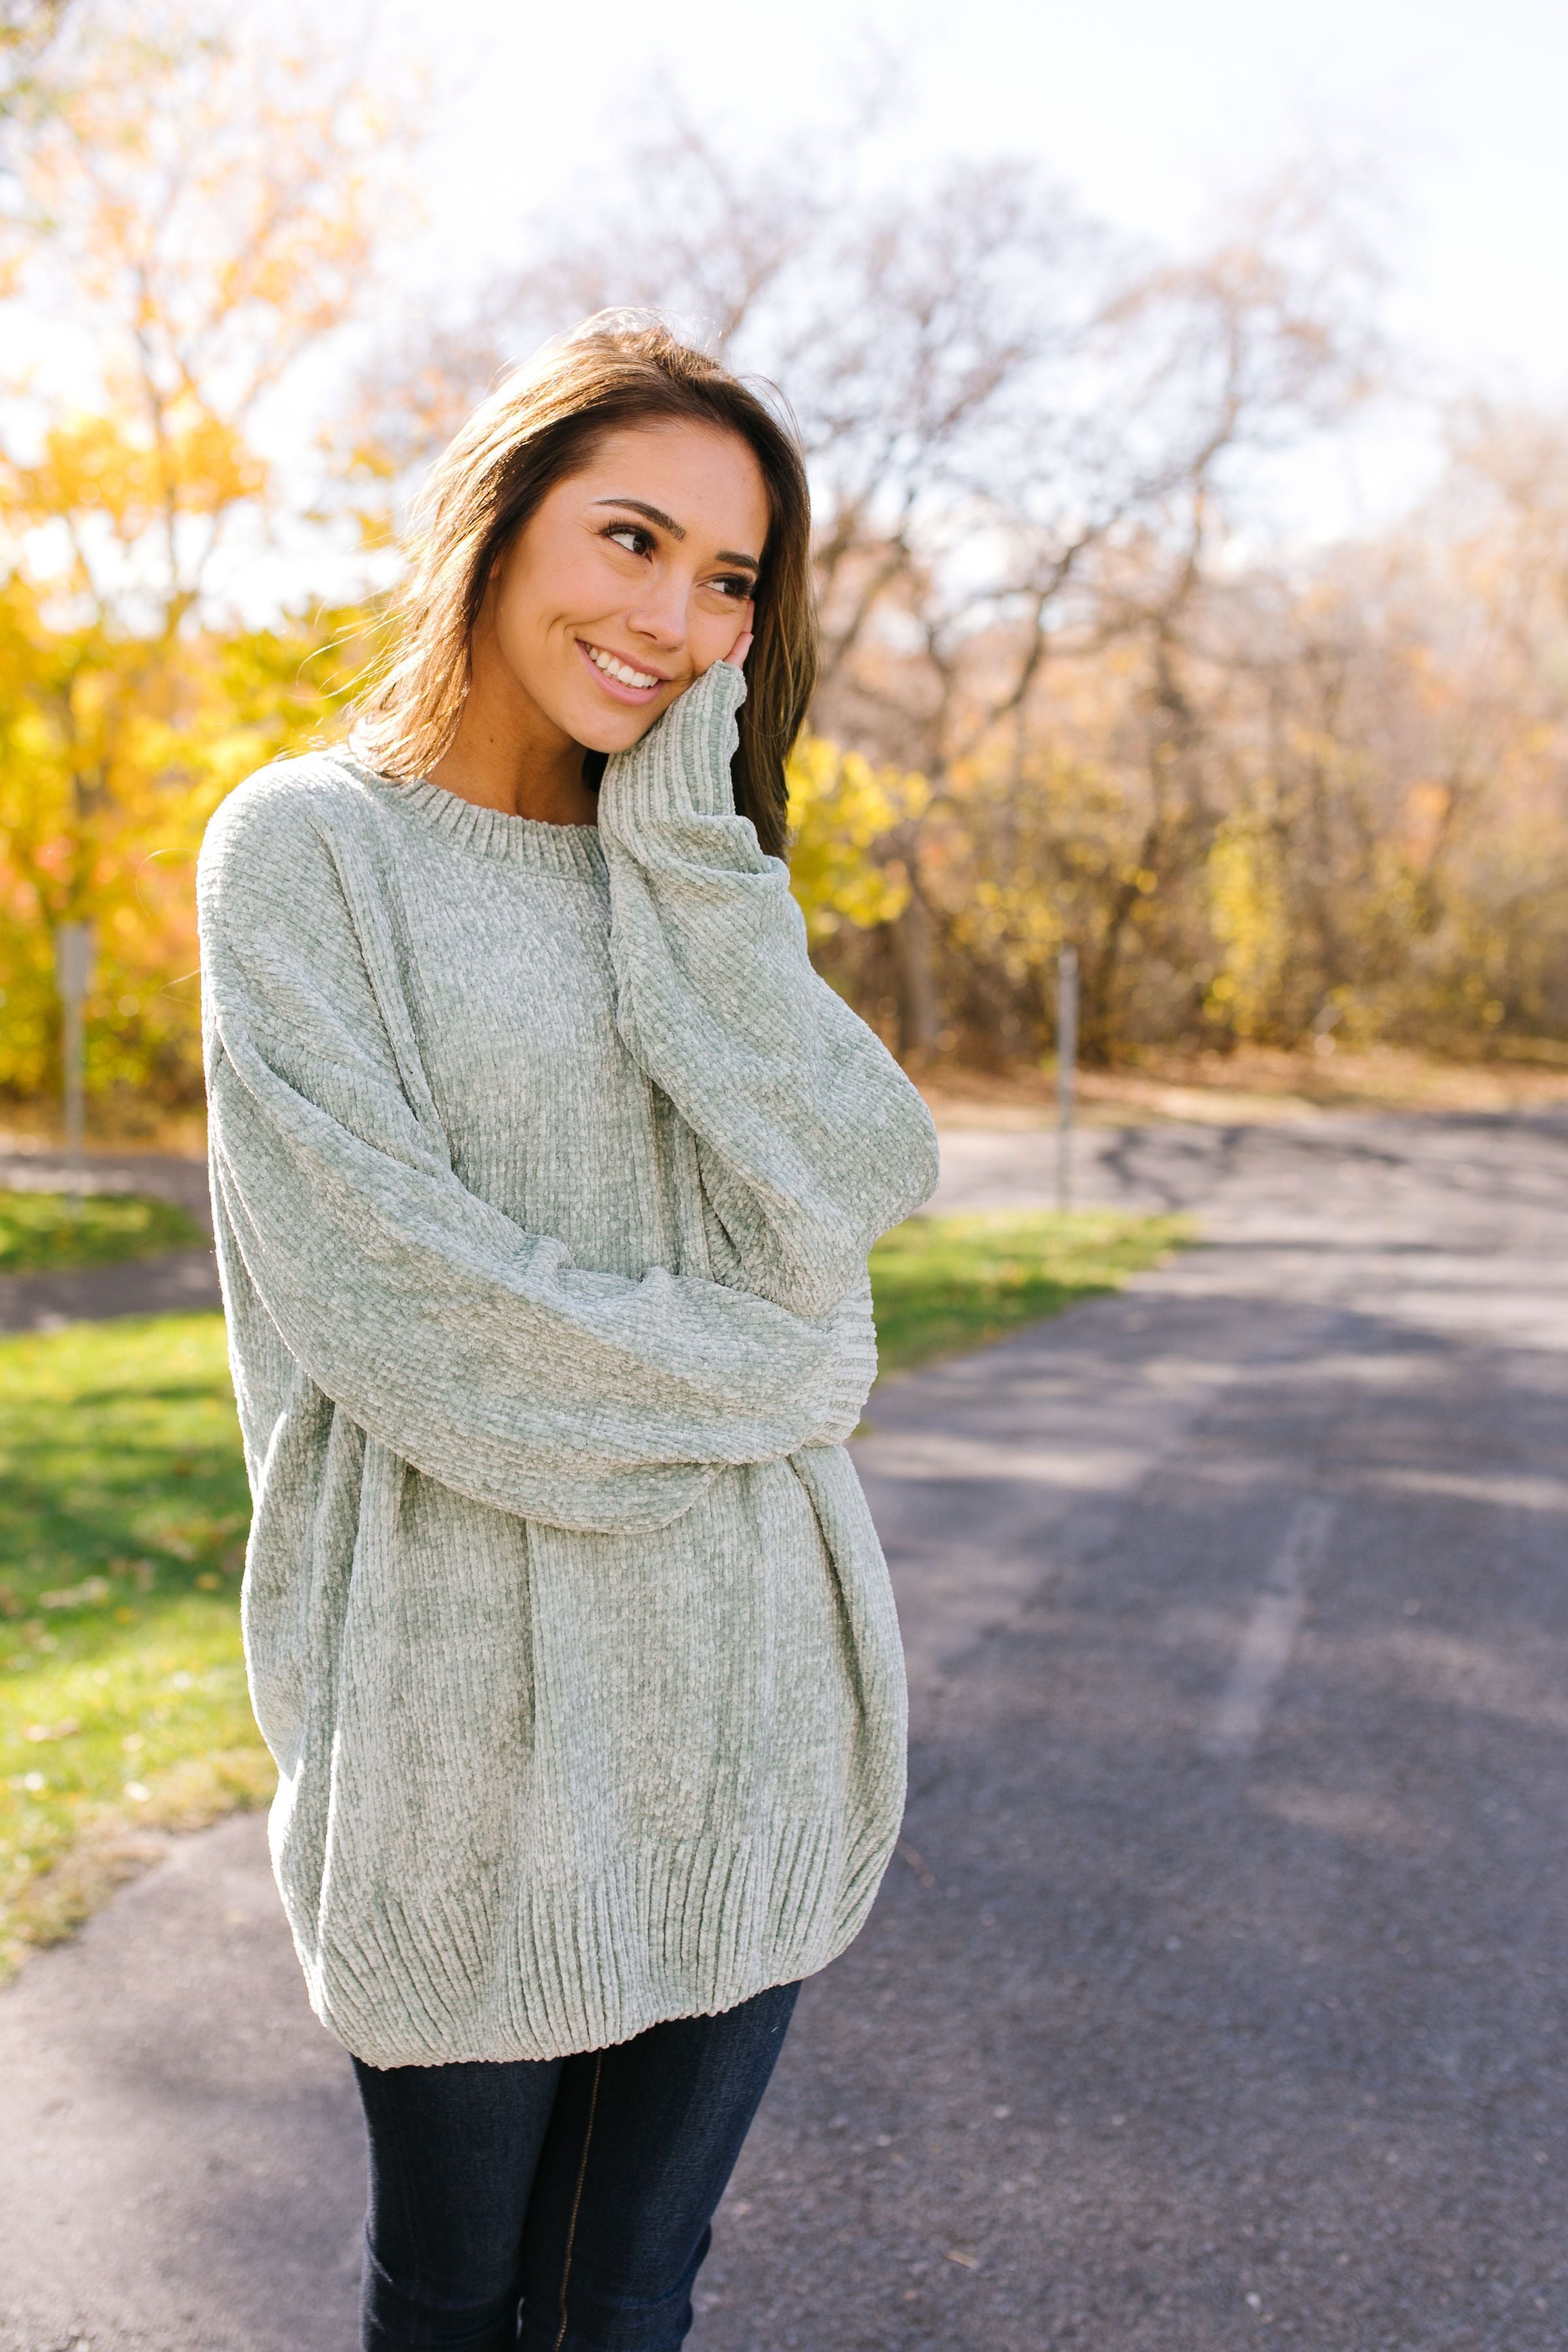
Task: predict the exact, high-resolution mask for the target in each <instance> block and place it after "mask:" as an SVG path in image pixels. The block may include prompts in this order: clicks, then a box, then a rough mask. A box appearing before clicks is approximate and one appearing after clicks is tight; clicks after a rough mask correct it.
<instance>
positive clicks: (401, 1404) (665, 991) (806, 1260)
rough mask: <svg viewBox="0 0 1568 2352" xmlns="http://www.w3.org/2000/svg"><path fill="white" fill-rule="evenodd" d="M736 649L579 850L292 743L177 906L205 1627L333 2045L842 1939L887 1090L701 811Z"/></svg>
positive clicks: (448, 2038) (891, 1682)
mask: <svg viewBox="0 0 1568 2352" xmlns="http://www.w3.org/2000/svg"><path fill="white" fill-rule="evenodd" d="M744 692H745V688H744V683H743V680H742V677H741V674H740V672H739V671H737V670H735V669H733V668H731V667H728V666H726V665H720V666H718V667H714V668H712V669H710V670H709V671H708V672H707V674H706V675H705V676H704V677H702V678H701V679H700V681H699V682H698V684H697V685H696V686H694V687H693V688H690V689H689V692H687V693H686V694H685V695H683V696H682V697H681V698H680V700H679V702H678V703H676V704H675V706H674V707H673V709H670V710H669V711H668V712H667V713H666V715H665V716H664V718H663V719H660V720H659V722H658V725H657V726H655V727H654V728H653V729H652V730H650V732H649V733H648V735H647V737H645V739H644V740H643V741H642V743H640V744H639V745H638V746H637V749H636V750H635V751H632V752H630V753H628V754H626V755H625V756H623V757H620V758H617V759H616V760H613V761H611V762H610V764H609V768H608V771H607V772H606V774H605V781H604V784H603V787H602V790H601V793H600V810H599V823H598V824H597V826H596V827H595V826H590V825H584V826H574V825H552V824H542V823H539V822H537V821H535V820H532V819H530V818H524V817H514V816H506V815H502V814H497V813H496V812H494V811H491V810H487V809H481V808H477V807H475V806H473V805H472V804H471V803H468V802H467V801H463V800H459V799H458V798H457V797H456V795H454V794H453V793H447V792H445V791H443V790H442V789H441V788H440V787H439V786H437V785H435V784H429V783H393V782H388V781H386V780H385V779H384V778H381V777H377V776H375V775H374V774H372V773H371V772H368V771H367V770H365V769H363V768H362V767H360V766H358V765H357V764H356V763H355V762H354V761H353V760H352V759H350V758H349V757H348V756H347V755H345V754H342V753H339V752H321V753H313V754H311V755H310V756H309V757H308V758H305V759H301V760H292V761H283V762H281V763H280V764H279V765H277V766H275V767H271V768H268V769H264V770H263V771H262V772H260V773H259V774H258V775H256V776H253V777H252V778H251V779H250V780H249V782H247V783H245V784H243V785H241V786H240V788H239V789H238V791H237V792H236V793H233V794H232V795H231V796H230V798H229V799H228V800H227V801H226V802H225V803H224V804H223V806H222V808H221V809H220V810H219V811H218V813H217V814H216V817H215V818H214V819H213V822H212V824H211V825H210V827H209V828H208V832H207V837H206V841H205V845H204V848H203V852H202V860H201V868H200V877H199V900H200V911H201V927H202V970H203V981H204V1013H205V1037H206V1056H207V1085H208V1094H209V1101H210V1108H211V1136H212V1181H213V1200H214V1207H215V1213H216V1229H217V1244H218V1261H219V1265H220V1268H221V1272H222V1276H223V1285H224V1297H225V1302H226V1308H227V1314H228V1326H229V1337H230V1349H231V1356H232V1361H233V1367H234V1377H235V1388H236V1393H237V1399H238V1404H239V1415H240V1423H241V1427H242V1430H243V1433H244V1438H245V1446H246V1456H247V1465H248V1468H249V1474H250V1481H251V1486H252V1492H253V1496H254V1501H255V1517H254V1525H253V1529H252V1534H251V1538H250V1546H249V1552H248V1557H247V1568H246V1578H245V1590H244V1604H243V1605H244V1624H245V1642H246V1654H247V1663H248V1667H249V1673H250V1683H251V1692H252V1696H253V1700H254V1704H255V1707H256V1714H257V1719H258V1722H259V1724H260V1726H261V1729H262V1732H263V1734H264V1735H265V1737H266V1739H267V1742H268V1746H269V1748H271V1750H272V1752H273V1754H274V1756H275V1757H276V1759H277V1760H278V1767H279V1791H278V1797H277V1801H276V1802H275V1805H274V1807H273V1811H272V1822H271V1831H272V1852H273V1859H274V1864H275V1867H276V1870H277V1874H278V1879H279V1885H280V1887H281V1890H282V1894H283V1899H284V1903H285V1905H286V1906H287V1909H288V1914H289V1922H290V1924H291V1927H292V1928H293V1933H294V1937H295V1942H296V1945H297V1947H298V1949H299V1953H300V1959H301V1961H302V1963H303V1966H304V1969H305V1974H306V1978H307V1980H308V1983H309V1986H310V1999H311V2002H312V2004H313V2006H314V2008H315V2010H316V2012H317V2014H318V2016H320V2017H321V2020H322V2021H323V2022H324V2023H325V2024H327V2025H328V2026H329V2027H331V2030H332V2032H334V2033H336V2034H337V2035H338V2036H339V2038H340V2039H341V2040H342V2041H343V2042H346V2043H347V2045H348V2047H349V2048H350V2049H351V2050H353V2052H355V2053H357V2054H358V2055H359V2056H360V2057H362V2058H363V2059H365V2060H367V2061H368V2062H369V2063H372V2064H374V2065H382V2066H387V2065H397V2064H409V2063H414V2064H419V2063H439V2062H444V2061H447V2060H454V2059H475V2058H479V2059H502V2058H541V2057H550V2056H554V2055H557V2054H559V2053H565V2052H569V2051H575V2050H584V2049H594V2048H598V2047H601V2046H603V2045H605V2044H606V2043H610V2042H618V2041H622V2040H625V2039H626V2038H627V2037H628V2036H629V2035H631V2034H634V2033H638V2032H642V2031H643V2030H644V2028H646V2027H647V2026H649V2025H652V2024H655V2023H657V2022H658V2021H659V2020H660V2019H662V2018H668V2017H679V2016H688V2015H696V2014H700V2013H705V2012H710V2011H718V2010H722V2009H727V2008H730V2007H731V2006H732V2005H733V2004H734V2003H735V2002H737V2001H741V2000H745V1999H747V1998H748V1996H749V1995H751V1994H752V1993H754V1992H758V1991H760V1990H762V1989H763V1987H764V1986H767V1985H771V1984H777V1983H784V1982H787V1981H789V1980H790V1979H794V1978H796V1977H800V1976H804V1975H806V1974H809V1973H810V1972H811V1971H812V1970H814V1969H820V1968H821V1967H823V1966H824V1965H825V1963H826V1961H828V1960H830V1959H831V1958H833V1956H834V1955H835V1953H837V1952H838V1951H839V1950H841V1949H842V1948H843V1947H844V1946H845V1945H846V1944H847V1943H848V1942H849V1941H850V1939H851V1938H852V1937H854V1935H855V1934H856V1932H857V1930H858V1927H860V1925H861V1923H862V1921H863V1919H864V1918H865V1916H866V1913H867V1911H868V1908H869V1906H870V1903H871V1899H872V1896H873V1895H874V1894H875V1892H876V1889H877V1885H878V1882H879V1879H880V1876H881V1874H882V1872H883V1869H884V1868H885V1866H886V1864H887V1861H888V1858H889V1853H890V1851H891V1848H892V1844H893V1841H894V1838H895V1836H896V1835H897V1832H898V1825H899V1819H900V1811H901V1806H902V1800H903V1759H904V1681H903V1664H902V1657H901V1654H900V1644H899V1635H898V1626H897V1622H896V1619H895V1616H894V1612H893V1603H892V1597H891V1593H890V1591H889V1583H888V1576H887V1570H886V1568H885V1565H884V1563H883V1559H882V1555H881V1550H880V1548H879V1544H878V1540H877V1536H876V1531H875V1529H874V1528H873V1527H872V1524H871V1519H870V1515H869V1513H868V1509H867V1507H866V1503H865V1499H864V1496H862V1494H861V1491H860V1486H859V1483H858V1479H857V1477H856V1475H855V1471H854V1469H853V1467H852V1465H851V1464H850V1461H849V1457H848V1455H847V1453H846V1452H845V1450H844V1440H845V1439H846V1438H847V1436H848V1435H849V1433H850V1432H851V1430H852V1429H853V1428H854V1427H855V1424H856V1422H857V1420H858V1417H859V1412H860V1408H861V1406H862V1404H863V1402H864V1401H865V1398H866V1394H867V1391H868V1389H869V1387H870V1384H871V1380H872V1377H873V1375H874V1372H875V1369H876V1343H875V1338H874V1335H873V1330H872V1325H871V1318H870V1295H869V1287H868V1282H867V1278H866V1256H867V1252H868V1248H869V1246H870V1244H871V1243H872V1242H873V1241H874V1240H875V1239H876V1238H877V1236H878V1235H879V1234H880V1233H882V1232H884V1231H885V1230H886V1228H887V1227H888V1226H889V1225H891V1224H894V1223H897V1221H898V1220H899V1219H900V1218H901V1217H903V1216H905V1215H907V1214H908V1213H909V1212H910V1210H912V1209H914V1208H916V1207H918V1206H919V1204H920V1203H921V1202H922V1201H923V1200H925V1199H926V1197H927V1196H928V1195H929V1193H930V1192H931V1189H932V1187H933V1185H934V1183H935V1181H936V1151H935V1139H934V1135H933V1132H932V1129H931V1119H930V1117H929V1115H928V1114H927V1112H926V1109H925V1107H924V1105H923V1104H922V1103H921V1098H920V1097H919V1095H918V1094H917V1093H916V1091H915V1089H914V1088H913V1087H912V1086H910V1083H909V1081H908V1079H906V1078H905V1076H903V1074H902V1072H901V1071H900V1069H899V1067H898V1066H897V1064H896V1063H895V1062H894V1061H893V1060H892V1058H891V1057H890V1055H889V1054H888V1053H887V1052H886V1051H885V1049H884V1048H883V1046H882V1045H880V1044H879V1041H878V1040H877V1038H876V1037H875V1036H874V1035H873V1034H872V1033H871V1032H870V1030H869V1029H868V1028H867V1027H866V1026H865V1024H863V1023H862V1022H861V1021H859V1020H858V1018H857V1017H856V1015H855V1014H854V1013H852V1012H851V1011H850V1010H849V1008H848V1006H847V1005H846V1004H845V1003H842V1002H841V1000H840V999H839V998H838V997H837V996H836V995H835V994H834V993H833V992H832V990H831V989H829V988H828V987H827V986H826V983H825V982H823V981H821V980H820V979H819V978H818V977H817V976H816V973H815V972H814V971H813V970H812V968H811V965H810V963H809V962H808V961H807V958H806V951H805V929H804V925H803V923H802V919H801V916H800V913H799V910H798V909H797V908H796V907H795V903H794V901H793V900H792V898H790V896H789V889H788V877H787V875H786V872H785V868H784V866H783V865H782V864H781V863H780V862H779V860H777V859H776V858H771V857H766V856H763V854H762V852H761V850H760V849H759V847H758V844H757V838H756V835H755V833H754V831H753V830H752V826H751V825H750V824H748V823H747V822H745V821H744V820H743V819H742V818H740V817H738V816H737V815H736V814H734V803H733V799H732V795H731V789H730V760H731V753H732V751H733V747H734V743H735V740H736V738H735V724H734V715H735V711H736V709H738V707H739V705H740V703H741V701H742V699H743V697H744Z"/></svg>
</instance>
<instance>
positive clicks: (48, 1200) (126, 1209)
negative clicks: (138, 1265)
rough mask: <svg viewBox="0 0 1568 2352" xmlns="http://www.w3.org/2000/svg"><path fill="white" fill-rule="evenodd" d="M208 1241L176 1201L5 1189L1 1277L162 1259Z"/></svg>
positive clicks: (0, 1217)
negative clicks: (132, 1259) (165, 1253)
mask: <svg viewBox="0 0 1568 2352" xmlns="http://www.w3.org/2000/svg"><path fill="white" fill-rule="evenodd" d="M202 1239H204V1235H203V1233H202V1229H201V1227H200V1225H198V1224H197V1223H196V1221H195V1218H194V1217H191V1216H187V1215H186V1213H185V1212H184V1209H178V1208H176V1207H175V1206H174V1202H171V1201H148V1200H143V1199H142V1198H141V1196H140V1195H139V1194H136V1193H132V1192H85V1193H76V1192H6V1191H4V1190H0V1274H64V1273H66V1272H67V1271H68V1269H70V1268H71V1267H74V1266H83V1265H118V1264H119V1263H120V1262H121V1260H122V1259H124V1258H130V1257H156V1256H157V1255H158V1254H159V1253H160V1251H162V1250H172V1249H187V1248H189V1247H191V1246H192V1245H193V1244H195V1243H196V1242H199V1241H201V1240H202Z"/></svg>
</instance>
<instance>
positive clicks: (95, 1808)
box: [0, 1196, 1184, 1976]
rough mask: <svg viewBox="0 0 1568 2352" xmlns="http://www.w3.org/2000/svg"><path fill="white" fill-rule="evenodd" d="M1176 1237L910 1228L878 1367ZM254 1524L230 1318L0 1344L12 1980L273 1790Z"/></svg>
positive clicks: (964, 1219)
mask: <svg viewBox="0 0 1568 2352" xmlns="http://www.w3.org/2000/svg"><path fill="white" fill-rule="evenodd" d="M0 1197H3V1196H0ZM13 1197H15V1196H13ZM1183 1238H1184V1233H1183V1229H1182V1227H1181V1225H1180V1223H1179V1222H1178V1221H1177V1220H1175V1219H1173V1218H1168V1217H1164V1218H1161V1217H1116V1216H1107V1215H1100V1214H1097V1213H1090V1214H1084V1215H1078V1216H1070V1217H1055V1216H1042V1215H1008V1216H994V1215H984V1216H979V1215H977V1216H961V1217H931V1218H918V1217H917V1218H911V1219H910V1222H909V1223H907V1224H903V1225H900V1226H899V1227H898V1229H897V1230H896V1231H895V1232H893V1233H891V1234H888V1236H887V1237H886V1239H885V1240H884V1241H882V1242H880V1243H879V1244H878V1246H877V1248H876V1250H875V1251H874V1252H873V1253H872V1259H871V1271H872V1281H873V1287H874V1291H875V1296H876V1304H877V1319H878V1325H879V1339H880V1349H881V1359H882V1365H883V1369H884V1370H889V1371H900V1370H907V1369H908V1368H909V1367H910V1366H911V1365H914V1364H917V1363H924V1362H927V1361H929V1360H931V1358H932V1357H933V1356H937V1355H942V1354H947V1353H950V1352H952V1350H954V1349H963V1348H971V1347H977V1346H979V1345H980V1344H981V1343H982V1342H983V1341H984V1340H986V1339H995V1338H998V1337H999V1336H1000V1335H1001V1334H1002V1333H1004V1332H1005V1331H1010V1330H1014V1329H1016V1328H1017V1327H1018V1326H1019V1325H1021V1324H1024V1323H1028V1322H1034V1321H1037V1320H1038V1319H1039V1318H1041V1317H1042V1316H1047V1315H1052V1314H1055V1313H1056V1312H1057V1311H1058V1309H1059V1308H1061V1307H1067V1306H1070V1305H1071V1304H1072V1303H1073V1301H1074V1300H1076V1299H1079V1298H1083V1297H1089V1295H1091V1294H1092V1293H1094V1292H1096V1291H1104V1290H1110V1289H1114V1288H1115V1287H1116V1286H1118V1285H1119V1284H1120V1283H1121V1282H1122V1281H1123V1280H1124V1279H1125V1278H1126V1276H1128V1275H1129V1274H1131V1273H1133V1272H1135V1271H1136V1270H1137V1269H1139V1268H1140V1267H1142V1266H1147V1265H1152V1264H1153V1263H1154V1262H1155V1260H1156V1259H1158V1258H1159V1257H1160V1256H1161V1255H1163V1253H1164V1252H1165V1251H1166V1250H1167V1249H1169V1248H1170V1247H1172V1245H1173V1244H1175V1243H1177V1242H1179V1241H1181V1240H1182V1239H1183ZM247 1517H248V1497H247V1492H246V1483H245V1469H244V1464H243V1462H242V1460H241V1456H240V1448H239V1433H238V1429H237V1425H236V1423H235V1415H234V1403H233V1399H232V1395H231V1392H230V1389H229V1380H228V1367H227V1361H226V1352H225V1344H224V1331H223V1322H222V1318H220V1317H219V1316H216V1315H187V1316H157V1317H149V1318H143V1319H141V1320H138V1321H134V1322H132V1321H123V1322H114V1323H103V1324H90V1323H81V1324H74V1325H72V1326H71V1327H70V1328H68V1329H67V1330H64V1331H59V1332H51V1333H47V1334H45V1335H40V1336H37V1337H28V1338H25V1339H4V1340H0V1976H4V1974H5V1972H6V1970H7V1969H8V1967H9V1966H11V1965H14V1964H15V1962H16V1960H17V1959H18V1958H20V1956H21V1954H22V1952H23V1951H24V1949H25V1948H26V1946H28V1945H30V1944H38V1943H46V1942H48V1941H50V1940H51V1939H52V1938H54V1937H58V1936H59V1935H62V1934H65V1933H66V1932H68V1929H69V1928H70V1927H73V1926H74V1925H75V1924H76V1922H77V1921H78V1920H79V1918H81V1917H82V1916H84V1915H85V1914H86V1912H88V1911H89V1910H90V1909H91V1907H92V1906H93V1905H94V1904H95V1903H96V1902H97V1901H99V1900H100V1898H101V1896H102V1895H103V1894H104V1893H105V1892H106V1891H107V1889H108V1888H109V1887H110V1885H112V1884H113V1883H114V1881H115V1880H116V1878H118V1877H121V1876H123V1875H124V1874H125V1873H126V1872H127V1871H128V1870H130V1869H134V1868H136V1867H139V1866H140V1864H142V1862H144V1861H145V1860H146V1859H147V1858H148V1855H149V1853H150V1852H151V1851H152V1850H153V1849H152V1847H151V1845H150V1843H149V1840H148V1838H147V1836H146V1832H147V1831H148V1830H149V1829H150V1828H171V1827H189V1826H195V1824H196V1823H198V1822H203V1821H206V1820H210V1819H212V1818H213V1817H214V1816H215V1815H216V1813H218V1812H221V1811H224V1810H226V1808H227V1807H228V1806H231V1805H234V1804H237V1803H247V1802H254V1801H258V1799H261V1798H264V1797H265V1796H266V1795H267V1794H268V1791H269V1790H270V1787H271V1785H272V1770H271V1765H270V1761H269V1759H268V1756H267V1752H266V1749H265V1748H263V1747H262V1745H261V1742H260V1739H259V1738H258V1733H257V1731H256V1727H255V1725H254V1723H253V1721H252V1719H251V1714H250V1708H249V1705H248V1702H247V1696H246V1686H245V1672H244V1665H243V1662H242V1658H241V1653H240V1640H239V1611H238V1606H237V1601H238V1590H239V1575H240V1570H241V1567H242V1564H243V1551H244V1538H245V1529H246V1525H247Z"/></svg>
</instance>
